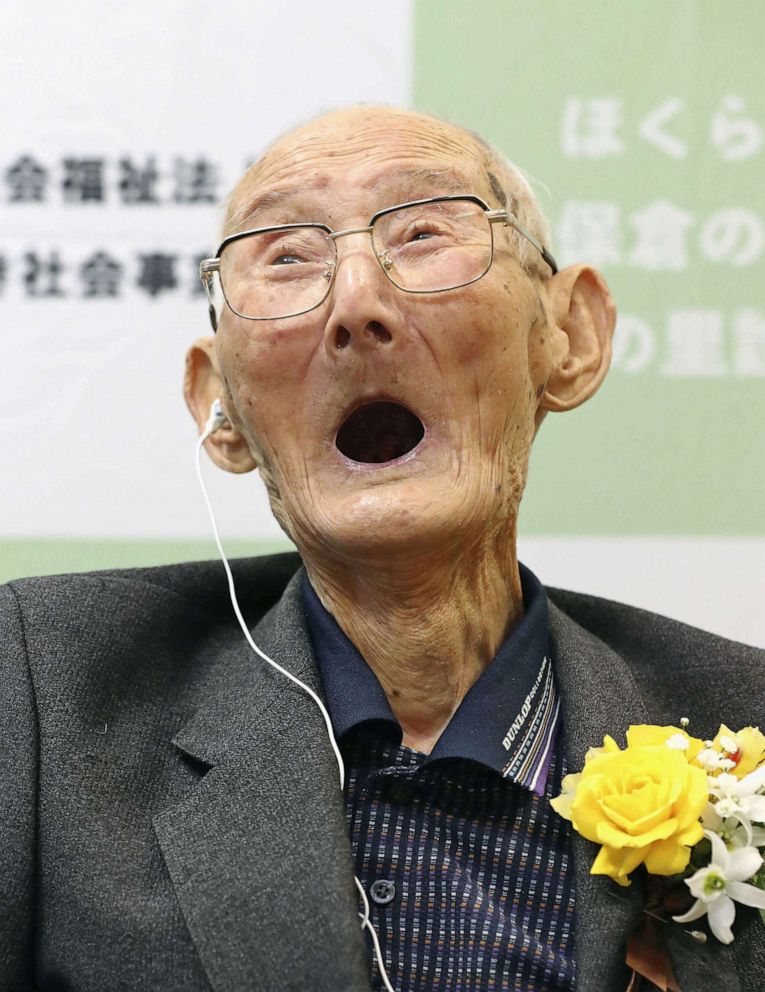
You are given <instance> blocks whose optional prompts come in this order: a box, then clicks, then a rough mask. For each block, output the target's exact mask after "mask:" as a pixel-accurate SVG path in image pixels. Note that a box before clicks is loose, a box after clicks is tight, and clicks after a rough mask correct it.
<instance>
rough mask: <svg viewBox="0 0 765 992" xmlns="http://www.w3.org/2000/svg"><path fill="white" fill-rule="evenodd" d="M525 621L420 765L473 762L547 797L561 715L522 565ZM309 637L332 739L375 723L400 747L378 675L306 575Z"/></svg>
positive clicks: (530, 580) (541, 594)
mask: <svg viewBox="0 0 765 992" xmlns="http://www.w3.org/2000/svg"><path fill="white" fill-rule="evenodd" d="M520 574H521V587H522V591H523V604H524V615H523V617H522V618H521V620H520V621H519V623H518V624H517V625H516V626H515V627H514V628H513V630H512V631H511V633H510V634H509V636H508V637H507V639H506V640H505V641H504V643H503V644H502V646H501V647H500V649H499V651H498V652H497V654H496V656H495V657H494V659H493V660H492V662H491V664H490V665H489V666H488V667H487V669H486V670H485V671H484V672H483V674H482V675H481V676H480V678H479V679H478V680H477V681H476V683H475V684H474V685H473V686H472V687H471V689H470V690H469V691H468V693H467V694H466V695H465V698H464V699H463V700H462V703H461V704H460V706H459V708H458V709H457V712H456V713H455V714H454V716H453V717H452V719H451V720H450V722H449V724H448V726H447V727H446V729H445V730H444V732H443V733H442V734H441V737H440V738H439V739H438V741H437V742H436V745H435V747H434V748H433V751H432V752H431V753H430V755H428V756H427V757H425V758H424V759H423V762H422V764H423V765H426V764H431V763H434V762H437V761H442V760H446V759H465V758H468V759H471V760H473V761H477V762H480V763H481V764H482V765H485V766H487V767H488V768H491V769H493V770H495V771H496V772H498V773H499V774H500V775H502V776H503V777H504V778H509V779H512V780H513V781H515V782H517V783H518V784H519V785H522V786H524V787H526V788H528V789H530V790H531V791H533V792H535V793H537V794H538V795H542V794H543V793H544V787H545V782H546V779H547V771H548V768H549V764H550V759H551V757H552V751H553V747H554V743H555V737H556V736H557V732H558V725H559V720H560V712H559V711H560V708H559V703H558V695H557V691H556V687H555V678H554V672H553V666H552V659H551V656H550V647H549V635H548V626H547V596H546V594H545V591H544V588H543V587H542V585H541V583H540V582H539V580H538V579H537V577H536V576H535V575H534V574H533V573H532V572H531V571H529V569H527V568H525V567H524V566H523V565H521V566H520ZM302 593H303V603H304V606H305V611H306V618H307V621H308V630H309V633H310V637H311V641H312V643H313V647H314V652H315V654H316V659H317V662H318V667H319V672H320V674H321V679H322V683H323V686H324V691H325V695H326V699H327V706H328V709H329V714H330V718H331V720H332V726H333V728H334V731H335V736H336V737H337V738H338V740H339V739H340V738H342V737H343V736H344V735H345V734H346V733H348V732H349V731H350V730H351V729H352V728H354V727H358V726H360V725H361V724H371V723H375V724H378V726H379V725H382V726H384V727H385V728H386V729H387V730H388V732H389V733H390V734H393V735H396V736H397V740H398V742H399V743H400V741H401V728H400V727H399V724H398V721H397V720H396V718H395V716H394V715H393V712H392V710H391V708H390V705H389V703H388V699H387V697H386V695H385V692H384V691H383V688H382V686H381V685H380V682H379V680H378V679H377V676H376V675H375V674H374V672H373V671H372V669H371V668H370V667H369V665H367V663H366V661H364V659H363V657H362V656H361V654H360V653H359V651H358V650H357V649H356V647H355V646H354V645H353V644H352V643H351V641H350V640H349V639H348V637H346V635H345V633H344V632H343V631H342V630H341V629H340V626H339V625H338V623H337V621H336V620H335V618H334V617H333V616H332V615H331V614H330V613H329V612H328V611H327V610H326V609H325V608H324V606H323V605H322V603H321V602H320V600H319V597H318V596H317V595H316V593H315V591H314V589H313V587H312V586H311V583H310V582H309V581H308V578H307V576H306V577H305V579H304V581H303V587H302Z"/></svg>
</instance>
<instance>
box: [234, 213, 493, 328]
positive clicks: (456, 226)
mask: <svg viewBox="0 0 765 992" xmlns="http://www.w3.org/2000/svg"><path fill="white" fill-rule="evenodd" d="M372 244H373V249H374V252H375V254H376V255H377V257H378V260H379V262H380V264H381V265H382V268H383V270H384V271H385V273H386V274H387V276H388V277H389V278H390V279H391V281H392V282H393V283H394V284H395V285H396V286H398V287H399V288H400V289H403V290H406V291H409V292H415V293H434V292H440V291H443V290H446V289H454V288H456V287H458V286H464V285H466V284H467V283H469V282H473V281H475V280H476V279H479V278H480V277H481V276H482V275H484V274H485V272H487V271H488V268H489V266H490V265H491V257H492V234H491V225H490V224H489V221H488V220H487V218H486V214H485V211H484V210H483V208H482V207H481V206H480V205H479V204H477V203H473V202H472V201H470V200H441V201H436V202H434V203H424V204H412V205H409V206H406V207H400V208H397V209H395V210H392V211H389V212H386V213H383V214H381V215H380V216H378V217H377V219H376V221H375V223H374V226H373V230H372ZM336 260H337V255H336V247H335V242H334V241H333V239H332V238H330V237H329V236H328V235H327V233H326V232H325V231H323V230H322V229H321V228H318V227H293V228H278V229H276V230H273V231H266V232H260V233H257V234H250V235H248V236H247V237H245V238H239V239H238V240H236V241H233V242H231V243H229V244H228V245H226V247H225V248H224V249H223V251H222V253H221V256H220V280H221V288H222V290H223V294H224V296H225V298H226V300H227V302H228V304H229V306H230V307H231V308H232V309H233V310H234V311H235V312H236V313H238V314H239V315H240V316H242V317H251V318H253V319H258V318H259V319H267V318H276V317H288V316H292V315H295V314H298V313H302V312H303V311H306V310H310V309H312V308H313V307H315V306H318V305H319V304H320V303H321V302H322V300H323V299H324V297H325V296H326V294H327V289H328V284H329V281H330V280H331V278H332V272H333V268H334V266H335V265H336Z"/></svg>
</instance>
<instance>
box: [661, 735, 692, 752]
mask: <svg viewBox="0 0 765 992" xmlns="http://www.w3.org/2000/svg"><path fill="white" fill-rule="evenodd" d="M664 743H665V744H666V745H667V747H671V748H672V750H673V751H687V750H688V748H689V747H690V744H691V742H690V741H689V740H688V738H687V737H686V736H685V734H672V736H671V737H668V738H667V740H666V741H665V742H664Z"/></svg>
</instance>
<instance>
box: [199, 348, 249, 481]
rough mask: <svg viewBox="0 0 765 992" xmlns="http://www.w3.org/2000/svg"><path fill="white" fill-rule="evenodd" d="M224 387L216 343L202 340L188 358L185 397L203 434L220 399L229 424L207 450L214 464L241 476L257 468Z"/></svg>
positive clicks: (215, 437)
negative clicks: (232, 414)
mask: <svg viewBox="0 0 765 992" xmlns="http://www.w3.org/2000/svg"><path fill="white" fill-rule="evenodd" d="M225 392H226V390H225V384H224V382H223V377H222V375H221V373H220V368H219V366H218V359H217V356H216V354H215V339H214V338H211V337H210V338H200V339H199V340H198V341H195V342H194V344H193V345H192V346H191V347H190V348H189V350H188V352H187V354H186V372H185V374H184V378H183V395H184V398H185V400H186V406H187V407H188V408H189V412H190V413H191V415H192V417H193V418H194V420H195V421H196V423H197V429H198V431H199V433H200V434H202V433H203V432H204V430H205V425H206V424H207V422H208V419H209V417H210V410H211V407H212V404H213V402H214V401H215V400H216V399H220V401H221V404H222V407H223V413H224V414H225V415H226V421H225V423H223V425H222V426H221V427H219V428H218V430H216V431H215V433H214V434H211V435H210V437H208V438H207V440H206V441H205V450H206V451H207V454H208V455H209V456H210V458H211V459H212V460H213V462H215V464H216V465H217V466H218V467H219V468H222V469H224V470H225V471H226V472H234V473H236V474H240V473H243V472H251V471H252V469H254V468H257V463H256V462H255V459H254V458H253V457H252V454H251V452H250V449H249V447H248V445H247V442H246V441H245V439H244V437H243V436H242V434H241V432H240V431H239V430H238V429H237V427H236V426H235V423H234V420H233V418H232V417H231V416H230V415H229V412H228V410H226V403H225V398H224V396H225Z"/></svg>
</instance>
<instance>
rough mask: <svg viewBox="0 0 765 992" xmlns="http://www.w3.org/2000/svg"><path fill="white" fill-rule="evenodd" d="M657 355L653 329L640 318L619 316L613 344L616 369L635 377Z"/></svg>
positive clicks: (626, 315) (623, 314) (630, 315)
mask: <svg viewBox="0 0 765 992" xmlns="http://www.w3.org/2000/svg"><path fill="white" fill-rule="evenodd" d="M655 354H656V341H655V339H654V333H653V329H652V328H651V327H649V326H648V324H646V322H645V321H644V320H641V319H640V317H635V316H633V314H630V313H622V314H619V321H618V323H617V325H616V333H615V334H614V343H613V355H612V364H613V366H614V368H617V369H620V370H621V371H622V372H629V373H631V374H633V375H634V374H635V373H636V372H642V371H643V369H645V368H647V367H648V365H649V364H650V363H651V361H652V360H653V357H654V355H655Z"/></svg>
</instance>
